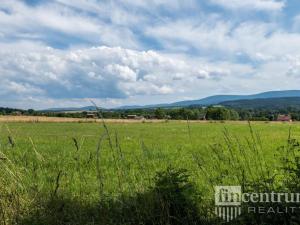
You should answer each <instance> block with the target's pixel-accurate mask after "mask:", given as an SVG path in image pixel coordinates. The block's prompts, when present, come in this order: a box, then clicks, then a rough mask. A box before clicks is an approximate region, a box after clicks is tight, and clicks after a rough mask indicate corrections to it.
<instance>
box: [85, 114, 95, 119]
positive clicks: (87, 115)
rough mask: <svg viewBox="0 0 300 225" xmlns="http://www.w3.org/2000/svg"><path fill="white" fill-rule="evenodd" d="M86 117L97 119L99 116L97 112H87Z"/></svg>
mask: <svg viewBox="0 0 300 225" xmlns="http://www.w3.org/2000/svg"><path fill="white" fill-rule="evenodd" d="M86 118H91V119H96V118H98V116H97V114H96V113H87V114H86Z"/></svg>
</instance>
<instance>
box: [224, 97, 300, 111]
mask: <svg viewBox="0 0 300 225" xmlns="http://www.w3.org/2000/svg"><path fill="white" fill-rule="evenodd" d="M220 104H221V105H223V106H226V107H231V108H239V109H264V110H280V109H287V108H293V109H297V110H300V97H285V98H263V99H243V100H236V101H225V102H221V103H220Z"/></svg>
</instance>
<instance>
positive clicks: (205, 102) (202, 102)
mask: <svg viewBox="0 0 300 225" xmlns="http://www.w3.org/2000/svg"><path fill="white" fill-rule="evenodd" d="M287 97H300V90H284V91H267V92H262V93H257V94H250V95H212V96H208V97H205V98H202V99H196V100H187V101H178V102H173V103H165V104H152V105H134V106H121V107H116V108H111V109H110V110H126V109H127V110H129V109H147V108H148V109H151V108H159V107H160V108H173V107H188V106H195V105H198V106H209V105H217V104H220V103H224V102H229V101H237V100H246V99H248V100H253V99H270V98H287ZM92 110H96V108H95V107H94V106H86V107H79V108H76V107H67V108H50V109H45V110H41V111H56V112H59V111H92Z"/></svg>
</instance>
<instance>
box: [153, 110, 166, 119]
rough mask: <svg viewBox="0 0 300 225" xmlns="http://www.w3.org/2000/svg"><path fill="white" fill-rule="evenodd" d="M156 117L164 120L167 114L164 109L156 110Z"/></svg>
mask: <svg viewBox="0 0 300 225" xmlns="http://www.w3.org/2000/svg"><path fill="white" fill-rule="evenodd" d="M154 115H155V117H156V119H164V118H165V117H166V113H165V111H164V110H163V109H162V108H157V109H155V111H154Z"/></svg>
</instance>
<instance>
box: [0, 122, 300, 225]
mask: <svg viewBox="0 0 300 225" xmlns="http://www.w3.org/2000/svg"><path fill="white" fill-rule="evenodd" d="M297 139H299V140H300V124H298V123H265V122H253V123H251V124H250V125H249V124H248V123H247V122H228V121H226V122H213V121H212V122H201V123H195V122H189V121H180V122H178V121H177V122H175V121H161V122H159V123H153V122H139V123H111V122H108V123H105V124H102V123H93V122H89V123H84V122H80V121H79V122H70V123H50V122H30V123H28V122H1V123H0V173H1V174H0V224H9V225H10V224H31V225H35V224H41V225H42V224H43V225H47V224H72V225H75V224H218V223H221V221H219V220H218V218H216V217H215V215H214V214H213V201H214V193H213V186H214V185H244V186H245V188H254V187H256V188H269V187H270V186H272V187H274V188H278V189H280V188H282V187H285V188H286V187H290V186H288V185H290V183H288V184H287V182H290V179H289V180H285V181H284V182H283V178H282V176H283V177H284V176H286V177H289V178H291V177H292V176H294V173H293V174H291V177H290V176H289V175H288V174H287V171H286V170H282V166H284V163H282V157H283V156H284V157H286V158H285V159H286V160H287V159H289V161H285V162H286V163H287V162H293V163H295V165H296V164H297V158H296V157H298V155H297V154H298V149H297V148H298V147H297V146H299V145H297V141H296V140H297ZM291 152H292V153H293V157H294V158H292V159H291V158H289V156H287V155H288V154H289V153H291ZM287 153H288V154H287ZM295 154H296V155H295ZM297 165H298V164H297ZM293 168H294V167H293ZM281 170H282V171H281ZM274 174H276V175H278V176H279V177H281V178H280V180H276V179H275V178H274V179H273V180H272V179H270V178H273V177H274ZM280 175H281V176H280ZM293 179H294V178H293ZM259 182H262V183H263V185H262V186H263V187H261V186H259V185H257V184H258V183H259ZM282 182H283V183H284V184H281V183H282ZM259 184H260V183H259ZM246 186H247V187H246ZM258 186H259V187H258ZM295 188H298V186H297V187H295ZM241 224H242V223H241ZM248 224H251V223H250V222H249V223H248ZM253 224H259V223H253ZM261 224H263V223H261ZM282 224H283V223H282Z"/></svg>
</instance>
